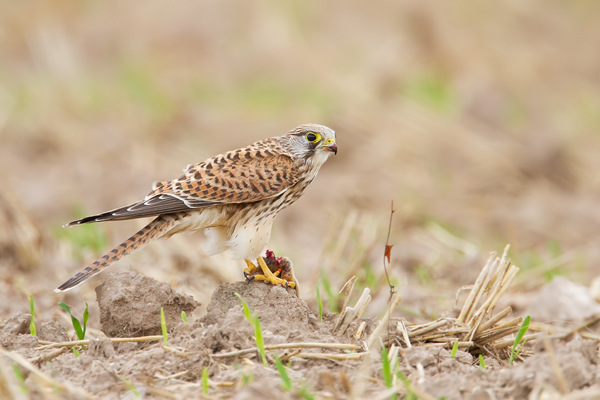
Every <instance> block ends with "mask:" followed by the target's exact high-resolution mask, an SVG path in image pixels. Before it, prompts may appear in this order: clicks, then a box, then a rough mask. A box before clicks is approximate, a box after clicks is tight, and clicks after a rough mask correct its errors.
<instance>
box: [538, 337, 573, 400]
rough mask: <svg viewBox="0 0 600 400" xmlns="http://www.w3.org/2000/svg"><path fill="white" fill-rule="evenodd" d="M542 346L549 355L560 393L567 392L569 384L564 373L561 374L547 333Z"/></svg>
mask: <svg viewBox="0 0 600 400" xmlns="http://www.w3.org/2000/svg"><path fill="white" fill-rule="evenodd" d="M543 340H544V347H545V348H546V351H547V352H548V355H549V357H550V364H552V370H553V371H554V375H555V376H556V380H557V381H558V387H559V389H560V391H561V393H562V394H567V393H569V392H570V390H569V385H568V384H567V381H566V379H565V375H564V374H563V371H562V369H561V368H560V365H559V364H558V360H557V359H556V354H555V353H554V346H552V342H551V341H550V338H549V337H548V335H545V336H544V339H543Z"/></svg>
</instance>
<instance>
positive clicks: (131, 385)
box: [119, 376, 142, 399]
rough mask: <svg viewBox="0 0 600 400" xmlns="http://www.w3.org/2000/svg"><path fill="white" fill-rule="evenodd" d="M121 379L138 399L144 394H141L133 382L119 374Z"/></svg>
mask: <svg viewBox="0 0 600 400" xmlns="http://www.w3.org/2000/svg"><path fill="white" fill-rule="evenodd" d="M119 379H120V380H121V382H123V383H124V384H125V386H127V389H129V391H130V392H131V393H133V395H134V396H135V398H136V399H141V398H142V396H140V392H138V391H137V389H136V388H135V386H133V383H131V381H130V380H129V379H127V378H124V377H122V376H119Z"/></svg>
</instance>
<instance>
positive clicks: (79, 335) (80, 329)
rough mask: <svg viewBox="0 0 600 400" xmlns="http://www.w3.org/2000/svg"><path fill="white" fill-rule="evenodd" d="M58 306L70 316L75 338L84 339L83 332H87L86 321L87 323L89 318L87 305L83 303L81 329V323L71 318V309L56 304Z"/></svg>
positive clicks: (63, 304) (64, 305)
mask: <svg viewBox="0 0 600 400" xmlns="http://www.w3.org/2000/svg"><path fill="white" fill-rule="evenodd" d="M58 305H59V306H60V307H61V308H62V309H63V310H65V311H66V312H68V313H69V315H70V316H71V323H72V324H73V329H75V334H76V335H77V338H78V339H79V340H83V339H84V338H85V331H86V330H87V321H88V316H89V311H88V303H85V311H84V312H83V318H82V322H83V327H82V323H81V322H79V320H78V319H77V318H75V317H74V316H73V314H71V307H69V306H68V305H66V304H65V303H58Z"/></svg>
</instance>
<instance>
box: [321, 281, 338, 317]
mask: <svg viewBox="0 0 600 400" xmlns="http://www.w3.org/2000/svg"><path fill="white" fill-rule="evenodd" d="M321 280H322V283H323V289H324V290H325V294H327V298H328V299H329V303H328V305H329V310H330V311H331V312H332V313H337V312H339V310H338V304H337V300H338V293H337V292H335V291H334V290H333V289H332V288H331V282H329V279H328V278H327V277H326V276H323V277H322V278H321Z"/></svg>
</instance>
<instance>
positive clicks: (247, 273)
mask: <svg viewBox="0 0 600 400" xmlns="http://www.w3.org/2000/svg"><path fill="white" fill-rule="evenodd" d="M244 261H246V265H247V267H246V268H245V269H244V277H246V280H247V281H248V282H250V281H251V280H254V277H255V276H256V274H258V273H259V272H261V269H260V268H258V267H257V266H256V265H254V263H253V262H252V261H250V260H244Z"/></svg>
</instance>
